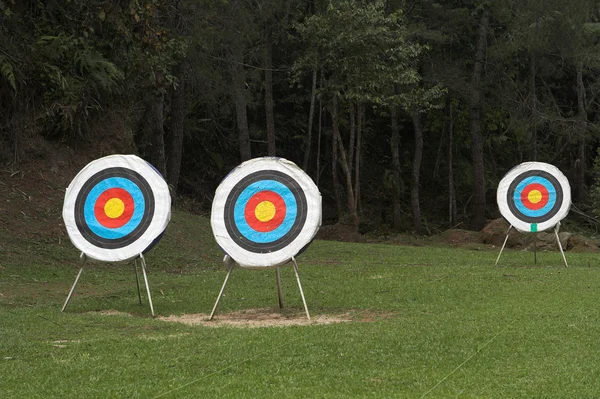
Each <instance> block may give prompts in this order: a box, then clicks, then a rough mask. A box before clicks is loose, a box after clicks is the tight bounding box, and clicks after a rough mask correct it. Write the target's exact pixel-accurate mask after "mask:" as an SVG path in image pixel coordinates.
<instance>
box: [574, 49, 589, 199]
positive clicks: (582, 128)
mask: <svg viewBox="0 0 600 399" xmlns="http://www.w3.org/2000/svg"><path fill="white" fill-rule="evenodd" d="M577 114H578V117H579V129H578V131H579V142H578V146H577V158H578V160H577V161H578V162H577V177H576V179H575V193H576V198H577V201H583V200H584V199H585V196H586V187H585V138H586V129H587V112H586V109H585V86H584V85H583V62H582V61H579V62H578V64H577Z"/></svg>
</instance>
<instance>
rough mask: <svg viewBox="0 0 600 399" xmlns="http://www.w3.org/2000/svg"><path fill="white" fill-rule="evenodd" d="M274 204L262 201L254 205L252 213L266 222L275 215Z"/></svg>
mask: <svg viewBox="0 0 600 399" xmlns="http://www.w3.org/2000/svg"><path fill="white" fill-rule="evenodd" d="M276 211H277V210H276V209H275V205H273V203H272V202H271V201H263V202H261V203H259V204H258V205H257V206H256V209H254V215H255V216H256V218H257V219H258V220H260V221H261V222H263V223H264V222H268V221H269V220H271V219H273V218H274V217H275V213H276Z"/></svg>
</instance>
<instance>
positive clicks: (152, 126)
mask: <svg viewBox="0 0 600 399" xmlns="http://www.w3.org/2000/svg"><path fill="white" fill-rule="evenodd" d="M163 110H164V96H163V94H155V95H153V96H151V98H150V99H149V101H148V103H147V104H146V112H145V119H146V121H147V125H146V137H147V142H148V143H149V146H148V147H149V150H148V151H147V152H146V153H147V156H148V161H149V162H150V163H151V164H152V165H153V166H154V167H155V168H156V170H158V171H159V172H160V174H161V175H163V177H164V178H166V177H167V163H166V158H165V131H164V127H163V122H164V114H163Z"/></svg>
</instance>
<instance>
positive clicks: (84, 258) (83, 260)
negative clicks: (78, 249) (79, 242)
mask: <svg viewBox="0 0 600 399" xmlns="http://www.w3.org/2000/svg"><path fill="white" fill-rule="evenodd" d="M79 259H80V262H79V265H80V267H79V273H77V277H75V282H74V283H73V286H72V287H71V290H70V291H69V295H67V299H66V300H65V303H64V305H63V307H62V309H61V310H60V311H61V312H64V311H65V309H66V308H67V306H68V305H69V301H70V300H71V296H72V295H73V292H75V287H77V283H78V282H79V278H80V277H81V274H82V273H83V268H84V266H85V264H86V263H87V260H88V257H87V255H86V254H84V253H83V252H82V253H81V255H80V256H79ZM138 259H139V260H140V263H141V265H142V274H143V276H144V283H145V284H146V293H147V295H148V303H149V304H150V313H151V314H152V317H154V305H153V304H152V295H151V294H150V285H149V284H148V276H147V274H146V269H147V267H146V259H145V258H144V255H143V254H140V255H139V256H138V257H137V258H135V259H134V260H133V265H134V269H135V282H136V285H137V293H138V299H139V302H140V305H141V304H142V294H141V291H140V277H139V272H138V264H137V261H138Z"/></svg>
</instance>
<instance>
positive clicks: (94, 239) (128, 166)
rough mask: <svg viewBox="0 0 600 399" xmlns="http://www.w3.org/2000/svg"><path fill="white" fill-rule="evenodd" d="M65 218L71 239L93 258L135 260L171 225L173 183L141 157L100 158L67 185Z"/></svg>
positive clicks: (64, 206) (112, 156)
mask: <svg viewBox="0 0 600 399" xmlns="http://www.w3.org/2000/svg"><path fill="white" fill-rule="evenodd" d="M63 219H64V221H65V227H66V228H67V233H68V234H69V238H70V239H71V242H72V243H73V245H75V247H77V248H78V249H79V250H80V251H81V252H83V253H84V254H86V255H87V256H88V257H90V258H93V259H96V260H101V261H105V262H116V261H124V260H129V259H133V258H135V257H136V256H138V255H139V254H141V253H143V252H144V251H146V250H148V249H149V248H150V247H151V246H152V245H153V244H155V242H156V241H158V239H159V237H160V236H161V234H162V233H163V232H164V231H165V229H166V228H167V224H168V223H169V220H170V219H171V196H170V194H169V187H168V186H167V183H166V182H165V180H164V179H163V178H162V176H161V175H160V173H158V171H157V170H156V169H155V168H154V167H153V166H152V165H150V164H149V163H148V162H146V161H144V160H143V159H141V158H139V157H137V156H135V155H110V156H107V157H104V158H100V159H97V160H95V161H93V162H90V163H89V164H88V165H87V166H85V167H84V168H83V169H82V170H81V171H80V172H79V173H78V174H77V176H75V178H74V179H73V181H72V182H71V184H70V185H69V187H68V188H67V191H66V194H65V202H64V205H63Z"/></svg>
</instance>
